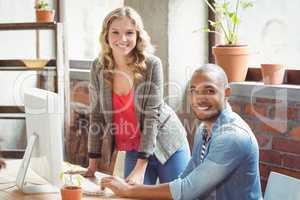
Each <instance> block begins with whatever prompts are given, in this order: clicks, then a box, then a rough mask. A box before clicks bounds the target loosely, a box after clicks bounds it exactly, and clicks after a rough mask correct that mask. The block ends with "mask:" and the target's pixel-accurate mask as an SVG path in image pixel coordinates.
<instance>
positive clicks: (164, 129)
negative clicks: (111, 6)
mask: <svg viewBox="0 0 300 200" xmlns="http://www.w3.org/2000/svg"><path fill="white" fill-rule="evenodd" d="M100 44H101V50H102V51H101V54H100V56H99V58H98V59H97V60H96V61H95V62H94V65H93V67H92V70H91V83H90V101H91V116H90V131H89V140H88V141H89V142H88V155H89V167H88V171H87V173H86V175H93V174H94V172H95V171H96V169H97V162H101V164H109V163H110V161H111V156H112V153H113V152H114V151H115V150H117V151H126V156H125V172H124V176H125V178H126V181H127V182H129V183H145V184H155V183H156V181H157V178H158V179H159V181H160V182H161V183H164V182H168V181H171V180H173V179H175V178H177V177H178V175H179V174H180V173H181V172H182V171H183V170H184V168H185V167H186V165H187V163H188V161H189V159H190V151H189V147H188V142H187V139H186V132H185V129H184V127H183V126H182V124H181V123H180V121H179V119H178V117H177V116H176V114H175V113H174V111H173V110H172V109H171V108H170V107H169V106H167V105H166V104H165V103H164V101H163V70H162V64H161V61H160V59H159V58H157V57H155V56H153V55H152V52H153V47H152V45H151V43H150V38H149V36H148V34H147V32H146V31H145V30H144V28H143V23H142V20H141V17H140V16H139V14H138V13H137V12H136V11H135V10H134V9H132V8H130V7H122V8H118V9H115V10H113V11H112V12H110V13H109V14H108V15H107V17H106V18H105V19H104V22H103V27H102V32H101V35H100Z"/></svg>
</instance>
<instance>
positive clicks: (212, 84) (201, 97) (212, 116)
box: [189, 72, 230, 122]
mask: <svg viewBox="0 0 300 200" xmlns="http://www.w3.org/2000/svg"><path fill="white" fill-rule="evenodd" d="M217 79H218V77H217V76H215V75H214V74H212V73H209V72H201V73H199V72H196V73H194V74H193V77H192V80H191V85H190V88H189V100H190V103H191V106H192V109H193V111H194V113H195V115H196V116H197V118H198V119H199V120H201V121H203V122H205V121H207V122H213V121H214V120H216V118H217V117H218V116H219V114H220V112H221V111H222V110H223V108H224V106H225V102H226V100H225V97H227V96H229V95H230V89H229V88H225V86H224V84H223V83H221V81H220V80H217Z"/></svg>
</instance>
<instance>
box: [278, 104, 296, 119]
mask: <svg viewBox="0 0 300 200" xmlns="http://www.w3.org/2000/svg"><path fill="white" fill-rule="evenodd" d="M274 112H275V113H274V118H278V119H289V120H295V119H297V117H298V113H297V112H298V109H295V108H291V107H289V108H276V107H275V111H274Z"/></svg>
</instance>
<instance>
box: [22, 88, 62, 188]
mask: <svg viewBox="0 0 300 200" xmlns="http://www.w3.org/2000/svg"><path fill="white" fill-rule="evenodd" d="M59 102H60V101H59V96H58V94H56V93H53V92H50V91H46V90H41V89H37V88H31V89H28V90H27V91H25V93H24V106H25V121H26V133H27V141H28V142H27V148H26V151H25V154H24V157H23V161H22V164H21V167H20V169H19V172H18V176H17V180H16V182H17V186H18V187H19V188H20V189H21V190H22V191H23V192H24V193H53V192H59V188H60V186H61V181H60V179H59V174H60V172H62V170H63V142H62V141H63V140H62V139H63V112H62V111H61V110H62V106H60V103H59ZM29 163H30V168H31V169H32V170H33V171H34V172H35V173H37V174H38V175H39V176H41V177H42V178H44V179H45V180H47V181H48V182H49V185H31V184H29V183H26V178H25V177H26V173H27V170H28V166H29Z"/></svg>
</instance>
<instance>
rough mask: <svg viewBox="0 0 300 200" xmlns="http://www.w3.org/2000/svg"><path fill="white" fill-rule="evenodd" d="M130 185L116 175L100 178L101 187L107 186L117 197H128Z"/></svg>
mask: <svg viewBox="0 0 300 200" xmlns="http://www.w3.org/2000/svg"><path fill="white" fill-rule="evenodd" d="M131 187H132V186H131V185H129V184H128V183H126V182H125V181H124V180H123V179H121V178H118V177H114V176H109V177H104V178H102V179H101V189H103V190H104V189H105V188H109V189H111V190H112V191H113V192H114V193H115V194H116V195H117V196H119V197H129V193H130V189H131Z"/></svg>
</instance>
